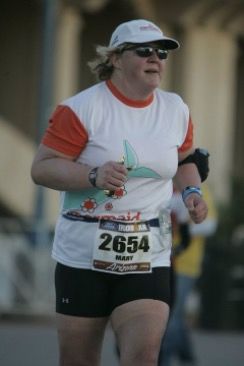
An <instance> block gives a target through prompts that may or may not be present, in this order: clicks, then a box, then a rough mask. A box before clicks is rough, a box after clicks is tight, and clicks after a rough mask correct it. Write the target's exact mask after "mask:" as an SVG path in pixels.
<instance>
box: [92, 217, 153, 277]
mask: <svg viewBox="0 0 244 366" xmlns="http://www.w3.org/2000/svg"><path fill="white" fill-rule="evenodd" d="M151 247H152V236H151V231H150V225H149V223H148V222H147V221H142V222H137V223H135V222H124V221H109V220H101V221H100V222H99V226H98V230H97V235H96V239H95V243H94V250H93V269H94V270H97V271H103V272H109V273H111V272H112V273H116V274H126V273H145V272H151Z"/></svg>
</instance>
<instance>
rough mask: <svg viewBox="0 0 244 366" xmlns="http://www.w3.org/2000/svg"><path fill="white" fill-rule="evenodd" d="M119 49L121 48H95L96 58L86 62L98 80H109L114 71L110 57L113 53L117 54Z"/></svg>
mask: <svg viewBox="0 0 244 366" xmlns="http://www.w3.org/2000/svg"><path fill="white" fill-rule="evenodd" d="M121 49H122V47H120V48H118V47H117V48H114V47H105V46H97V47H96V53H97V56H98V57H97V58H95V59H94V60H92V61H90V62H88V66H89V67H90V70H91V72H92V73H93V74H95V75H96V77H97V79H98V80H108V79H110V78H111V76H112V74H113V71H114V66H113V64H112V62H111V56H112V55H113V54H115V53H117V54H119V53H120V52H121Z"/></svg>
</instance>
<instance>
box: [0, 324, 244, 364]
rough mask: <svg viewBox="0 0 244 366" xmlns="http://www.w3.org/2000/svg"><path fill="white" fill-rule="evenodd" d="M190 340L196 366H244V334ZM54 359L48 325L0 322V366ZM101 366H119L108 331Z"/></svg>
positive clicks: (201, 335) (203, 335)
mask: <svg viewBox="0 0 244 366" xmlns="http://www.w3.org/2000/svg"><path fill="white" fill-rule="evenodd" d="M193 338H194V343H195V347H196V350H197V355H198V359H199V366H243V365H244V332H243V333H234V332H233V333H219V332H205V331H200V330H195V331H194V332H193ZM57 358H58V357H57V339H56V332H55V329H54V326H53V324H51V323H50V322H46V323H43V324H42V323H39V322H38V323H36V322H35V323H34V322H20V321H18V322H12V321H11V322H10V321H2V322H1V321H0V365H1V366H58V361H57ZM101 366H118V361H117V358H116V355H115V351H114V338H113V334H112V332H111V329H110V328H108V329H107V332H106V337H105V342H104V347H103V355H102V365H101ZM174 366H176V363H175V365H174Z"/></svg>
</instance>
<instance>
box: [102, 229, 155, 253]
mask: <svg viewBox="0 0 244 366" xmlns="http://www.w3.org/2000/svg"><path fill="white" fill-rule="evenodd" d="M100 239H101V240H102V242H101V244H100V245H99V249H101V250H107V251H110V250H113V251H114V252H117V253H124V252H126V251H127V252H128V253H135V252H137V251H138V250H142V251H143V252H148V251H149V249H150V247H149V241H148V235H143V236H140V237H139V238H138V236H136V235H130V236H123V235H115V236H113V235H111V234H109V233H102V234H101V235H100Z"/></svg>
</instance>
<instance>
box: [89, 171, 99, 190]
mask: <svg viewBox="0 0 244 366" xmlns="http://www.w3.org/2000/svg"><path fill="white" fill-rule="evenodd" d="M97 169H98V167H97V168H93V169H91V170H90V171H89V174H88V179H89V182H90V183H91V185H92V186H93V187H97V185H96V181H97Z"/></svg>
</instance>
